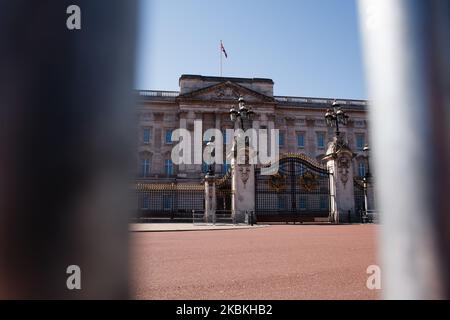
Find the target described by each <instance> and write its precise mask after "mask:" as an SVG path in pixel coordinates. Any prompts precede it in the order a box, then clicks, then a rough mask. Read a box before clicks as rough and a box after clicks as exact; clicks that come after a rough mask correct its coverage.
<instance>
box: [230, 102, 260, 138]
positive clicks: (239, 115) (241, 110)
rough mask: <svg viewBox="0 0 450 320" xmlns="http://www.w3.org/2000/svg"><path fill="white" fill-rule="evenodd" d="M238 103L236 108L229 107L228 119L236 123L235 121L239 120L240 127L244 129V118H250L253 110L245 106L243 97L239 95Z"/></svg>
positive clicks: (253, 113)
mask: <svg viewBox="0 0 450 320" xmlns="http://www.w3.org/2000/svg"><path fill="white" fill-rule="evenodd" d="M238 104H239V106H238V109H236V108H235V107H232V108H231V109H230V112H229V113H230V119H231V121H232V122H233V123H235V124H236V123H237V121H239V123H240V128H241V129H242V130H245V129H244V120H252V118H253V116H254V115H255V112H254V111H253V110H252V109H251V108H249V107H247V105H246V104H245V100H244V98H243V97H239V100H238Z"/></svg>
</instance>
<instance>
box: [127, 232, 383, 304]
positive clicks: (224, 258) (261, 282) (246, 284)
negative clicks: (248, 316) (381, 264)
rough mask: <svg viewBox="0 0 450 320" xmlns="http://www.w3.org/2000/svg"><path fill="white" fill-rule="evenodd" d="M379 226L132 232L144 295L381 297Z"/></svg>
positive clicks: (135, 273) (138, 286) (135, 276)
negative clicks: (377, 283) (372, 279)
mask: <svg viewBox="0 0 450 320" xmlns="http://www.w3.org/2000/svg"><path fill="white" fill-rule="evenodd" d="M378 228H379V226H377V225H339V226H336V225H275V226H268V227H263V228H253V229H242V230H239V229H238V230H217V231H214V232H199V231H189V232H132V233H131V237H132V242H131V244H132V246H131V248H132V249H131V250H132V280H133V294H134V297H135V298H138V299H219V300H223V299H377V298H378V296H379V292H377V291H373V290H369V289H368V288H367V287H366V281H367V278H368V275H367V273H366V270H367V268H368V267H369V266H370V265H376V264H378V259H377V255H376V235H377V232H378Z"/></svg>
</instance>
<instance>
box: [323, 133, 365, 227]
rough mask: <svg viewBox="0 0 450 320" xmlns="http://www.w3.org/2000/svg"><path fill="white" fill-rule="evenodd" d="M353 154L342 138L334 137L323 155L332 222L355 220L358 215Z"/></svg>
mask: <svg viewBox="0 0 450 320" xmlns="http://www.w3.org/2000/svg"><path fill="white" fill-rule="evenodd" d="M354 157H355V154H354V153H353V151H352V150H351V149H350V148H349V146H348V145H347V144H346V143H345V142H344V141H343V139H342V138H340V137H338V138H334V141H333V142H331V143H330V144H329V145H328V149H327V153H326V155H325V157H324V159H323V160H324V161H326V165H327V168H328V171H329V173H330V198H331V203H330V212H331V218H332V222H334V223H336V224H338V223H342V222H356V221H359V219H360V217H359V216H358V212H356V210H355V200H354V199H355V198H354V183H353V180H354V179H353V172H354V171H353V158H354Z"/></svg>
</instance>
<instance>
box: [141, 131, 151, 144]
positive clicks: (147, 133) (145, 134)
mask: <svg viewBox="0 0 450 320" xmlns="http://www.w3.org/2000/svg"><path fill="white" fill-rule="evenodd" d="M150 139H151V133H150V129H149V128H145V129H144V131H143V141H144V143H150Z"/></svg>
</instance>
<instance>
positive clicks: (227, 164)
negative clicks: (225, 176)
mask: <svg viewBox="0 0 450 320" xmlns="http://www.w3.org/2000/svg"><path fill="white" fill-rule="evenodd" d="M230 168H231V166H230V164H229V163H227V162H225V163H224V164H223V165H222V172H223V173H227V172H228V170H230Z"/></svg>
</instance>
